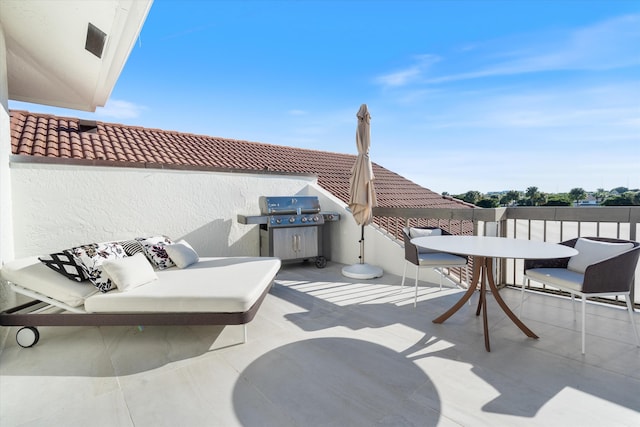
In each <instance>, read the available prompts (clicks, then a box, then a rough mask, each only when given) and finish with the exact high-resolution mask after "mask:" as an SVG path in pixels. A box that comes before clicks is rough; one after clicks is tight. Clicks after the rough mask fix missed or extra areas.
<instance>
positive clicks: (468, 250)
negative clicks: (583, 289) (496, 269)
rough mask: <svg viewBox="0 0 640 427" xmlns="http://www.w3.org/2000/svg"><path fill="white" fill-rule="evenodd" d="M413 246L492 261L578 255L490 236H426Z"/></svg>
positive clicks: (558, 247)
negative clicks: (485, 258)
mask: <svg viewBox="0 0 640 427" xmlns="http://www.w3.org/2000/svg"><path fill="white" fill-rule="evenodd" d="M411 243H413V244H414V245H416V246H419V247H421V248H425V249H431V250H435V251H439V252H449V253H453V254H460V255H471V256H484V257H492V258H517V259H520V258H521V259H547V258H566V257H571V256H574V255H577V254H578V251H577V250H575V249H573V248H570V247H568V246H564V245H560V244H557V243H548V242H538V241H533V240H524V239H510V238H504V237H489V236H426V237H416V238H414V239H411Z"/></svg>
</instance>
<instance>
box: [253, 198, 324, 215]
mask: <svg viewBox="0 0 640 427" xmlns="http://www.w3.org/2000/svg"><path fill="white" fill-rule="evenodd" d="M260 212H261V213H262V214H263V215H301V214H315V213H318V212H320V200H318V198H317V197H316V196H292V197H289V196H276V197H273V196H261V197H260Z"/></svg>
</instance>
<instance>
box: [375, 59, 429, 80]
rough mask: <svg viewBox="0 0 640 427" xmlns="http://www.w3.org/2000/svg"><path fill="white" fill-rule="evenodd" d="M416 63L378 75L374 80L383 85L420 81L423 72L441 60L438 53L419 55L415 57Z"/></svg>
mask: <svg viewBox="0 0 640 427" xmlns="http://www.w3.org/2000/svg"><path fill="white" fill-rule="evenodd" d="M414 60H415V64H413V65H411V66H410V67H408V68H405V69H403V70H398V71H394V72H392V73H389V74H384V75H382V76H378V77H376V78H375V79H374V80H375V82H376V83H378V84H381V85H382V86H391V87H398V86H405V85H407V84H410V83H413V82H415V81H419V80H420V79H421V78H422V76H423V74H424V73H425V72H426V71H428V70H429V68H430V67H431V66H432V65H433V64H435V63H436V62H438V61H439V60H440V58H439V57H437V56H436V55H428V54H427V55H418V56H416V57H415V58H414Z"/></svg>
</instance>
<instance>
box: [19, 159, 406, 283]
mask: <svg viewBox="0 0 640 427" xmlns="http://www.w3.org/2000/svg"><path fill="white" fill-rule="evenodd" d="M11 177H12V192H13V215H14V224H13V232H14V235H15V257H16V258H20V257H24V256H30V255H36V254H45V253H50V252H54V251H57V250H60V249H65V248H69V247H72V246H76V245H80V244H84V243H90V242H102V241H109V240H117V239H125V238H133V237H139V236H146V235H152V234H165V235H167V236H169V237H171V238H173V239H181V238H184V239H186V240H187V241H188V242H189V243H191V244H192V245H193V246H194V248H195V249H196V250H197V251H198V253H200V254H201V255H202V256H234V255H259V227H258V226H257V225H244V224H239V223H238V222H237V215H238V214H244V215H259V214H260V209H259V206H258V199H259V197H260V196H264V195H291V194H300V195H315V196H318V197H319V199H320V206H321V207H322V209H323V210H325V211H335V212H338V213H340V215H341V220H340V221H339V222H335V223H331V224H330V225H329V226H328V227H329V233H330V239H331V254H330V255H331V259H332V261H335V262H339V263H343V264H354V263H357V262H358V256H359V254H360V246H359V243H358V241H359V239H360V227H359V226H358V225H357V224H356V222H355V221H354V220H353V217H352V216H351V215H350V214H349V213H348V212H347V211H346V210H345V208H346V204H345V203H344V202H342V201H341V200H339V199H338V198H336V197H335V196H333V195H332V194H330V193H328V192H327V191H325V190H323V189H322V188H321V187H319V186H318V185H317V182H316V181H317V180H316V178H314V177H304V176H285V175H258V174H243V173H235V172H234V173H223V172H200V171H184V170H161V169H136V168H115V167H99V166H75V165H56V164H42V163H22V162H20V163H13V164H12V165H11ZM365 241H366V242H365V261H366V262H368V263H371V264H375V265H378V266H380V267H382V268H383V269H384V270H385V271H386V272H390V273H394V274H402V265H403V264H402V262H401V261H402V260H403V259H404V252H403V249H402V247H401V246H400V245H398V243H397V242H395V241H393V240H392V239H390V238H389V237H388V236H386V235H384V234H383V233H381V232H379V231H378V230H377V228H376V227H375V226H371V225H370V226H367V227H365Z"/></svg>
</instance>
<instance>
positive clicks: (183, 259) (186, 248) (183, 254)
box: [164, 240, 200, 268]
mask: <svg viewBox="0 0 640 427" xmlns="http://www.w3.org/2000/svg"><path fill="white" fill-rule="evenodd" d="M164 250H165V251H167V255H169V258H171V261H173V262H174V263H175V264H176V265H177V266H178V268H185V267H188V266H190V265H191V264H195V263H196V262H198V259H200V257H198V253H197V252H196V251H195V250H194V249H193V248H192V247H191V245H190V244H188V243H187V242H186V241H184V240H180V241H179V242H177V243H173V244H171V245H165V246H164Z"/></svg>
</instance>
